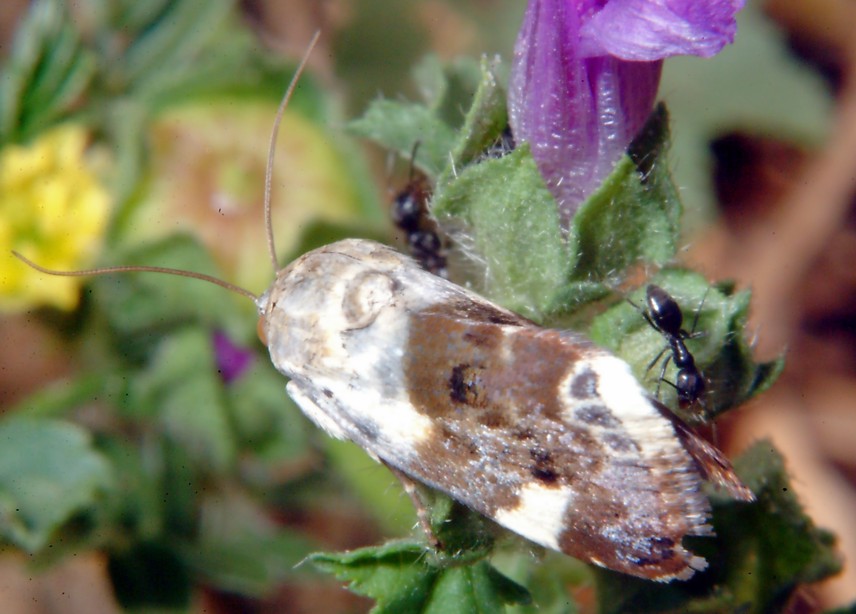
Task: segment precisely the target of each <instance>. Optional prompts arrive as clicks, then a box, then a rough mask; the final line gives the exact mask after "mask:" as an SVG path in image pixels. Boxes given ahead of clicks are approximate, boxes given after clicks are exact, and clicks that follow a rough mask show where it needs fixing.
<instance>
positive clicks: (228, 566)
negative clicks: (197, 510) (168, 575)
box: [180, 490, 311, 596]
mask: <svg viewBox="0 0 856 614" xmlns="http://www.w3.org/2000/svg"><path fill="white" fill-rule="evenodd" d="M310 548H311V546H310V544H309V542H308V541H307V540H306V539H303V538H300V537H297V536H296V535H293V534H291V533H289V532H288V531H285V530H282V529H280V528H279V527H277V526H276V524H275V523H274V521H273V520H272V519H271V518H270V517H269V514H268V512H266V511H265V510H264V509H262V508H260V507H259V506H258V505H257V504H256V503H255V502H253V501H252V500H251V499H250V498H249V497H247V496H246V495H245V494H243V493H241V492H240V491H235V490H232V491H229V492H225V493H223V494H222V495H218V496H212V497H208V498H206V500H205V501H204V502H203V504H202V522H201V525H200V529H199V536H198V539H195V540H194V541H193V542H191V543H188V544H186V545H185V546H182V547H181V548H180V551H181V552H182V557H183V558H184V559H185V560H186V561H188V564H189V565H190V566H191V567H192V568H194V569H195V570H196V571H197V572H198V573H200V574H201V575H202V576H203V577H206V578H207V579H208V580H209V582H211V583H212V584H214V585H215V586H217V587H219V588H220V589H221V590H227V591H230V592H237V593H241V594H244V595H255V596H262V595H264V594H266V593H269V592H270V591H271V590H273V589H274V588H275V587H276V584H277V583H279V582H282V581H283V580H284V579H286V578H287V577H288V576H289V575H292V574H294V573H295V571H294V568H295V566H296V565H297V564H298V563H300V561H301V560H303V559H304V558H305V557H306V556H307V555H308V554H309V553H310Z"/></svg>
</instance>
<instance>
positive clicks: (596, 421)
mask: <svg viewBox="0 0 856 614" xmlns="http://www.w3.org/2000/svg"><path fill="white" fill-rule="evenodd" d="M574 418H576V419H577V420H579V421H580V422H585V423H586V424H591V425H594V426H600V427H603V428H608V429H615V428H618V427H620V426H621V424H622V422H621V420H619V419H618V418H617V417H616V416H615V414H613V413H612V412H611V411H610V410H609V408H608V407H607V406H606V405H602V404H600V403H597V404H591V405H583V406H582V407H578V408H577V409H575V410H574Z"/></svg>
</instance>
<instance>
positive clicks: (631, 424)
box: [589, 355, 689, 461]
mask: <svg viewBox="0 0 856 614" xmlns="http://www.w3.org/2000/svg"><path fill="white" fill-rule="evenodd" d="M589 365H590V366H591V369H592V370H593V371H594V372H595V373H597V376H598V386H597V389H598V393H599V395H600V397H601V399H602V400H603V403H604V405H606V406H607V407H608V408H609V409H610V411H612V413H613V414H615V415H616V416H618V417H619V418H620V419H621V420H622V422H623V423H624V428H625V429H626V431H627V433H628V434H629V435H630V436H631V437H632V438H633V440H634V441H635V442H636V443H637V444H638V445H639V446H640V448H642V449H643V450H645V452H646V453H645V456H650V455H655V456H656V455H661V456H663V455H671V454H678V455H679V457H680V456H684V457H686V452H685V451H684V450H683V448H681V446H680V442H679V441H678V439H677V437H676V436H675V430H674V428H673V427H672V425H671V424H670V423H669V421H668V420H667V419H665V418H664V417H663V416H661V415H660V412H658V411H657V409H656V408H655V407H654V405H653V403H652V402H651V400H650V399H649V398H648V395H647V394H646V392H645V390H644V389H643V388H642V386H641V385H640V384H639V382H638V381H637V380H636V378H635V377H633V373H632V372H631V370H630V365H628V364H627V363H626V362H624V361H623V360H621V359H620V358H617V357H615V356H610V355H603V356H598V357H597V358H592V359H591V360H590V361H589ZM687 461H689V459H688V458H687Z"/></svg>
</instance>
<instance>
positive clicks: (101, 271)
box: [12, 250, 259, 303]
mask: <svg viewBox="0 0 856 614" xmlns="http://www.w3.org/2000/svg"><path fill="white" fill-rule="evenodd" d="M12 255H13V256H15V258H17V259H18V260H20V261H21V262H23V263H24V264H26V265H27V266H29V267H32V268H34V269H36V270H37V271H39V272H40V273H44V274H45V275H53V276H55V277H93V276H96V275H110V274H111V273H164V274H166V275H177V276H179V277H190V278H191V279H199V280H201V281H207V282H208V283H212V284H214V285H216V286H220V287H221V288H225V289H226V290H229V291H230V292H235V293H236V294H240V295H242V296H246V297H247V298H249V299H250V300H251V301H253V302H254V303H257V302H258V300H259V297H258V296H256V295H255V294H253V293H252V292H250V291H249V290H245V289H244V288H242V287H240V286H236V285H235V284H230V283H229V282H228V281H223V280H222V279H218V278H217V277H214V276H212V275H206V274H205V273H195V272H193V271H185V270H184V269H171V268H169V267H162V266H136V265H124V266H108V267H101V268H97V269H84V270H82V271H57V270H56V269H48V268H46V267H43V266H41V265H38V264H36V263H35V262H33V261H32V260H30V259H29V258H27V257H26V256H23V255H22V254H19V253H18V252H16V251H14V250H13V251H12Z"/></svg>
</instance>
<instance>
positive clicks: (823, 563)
mask: <svg viewBox="0 0 856 614" xmlns="http://www.w3.org/2000/svg"><path fill="white" fill-rule="evenodd" d="M734 465H735V469H736V470H737V473H738V475H740V477H741V479H742V480H743V481H744V482H745V484H746V485H747V486H748V487H749V488H751V489H752V491H753V492H754V493H755V496H756V497H757V499H758V501H757V503H756V504H754V505H751V506H746V505H740V504H738V503H735V502H734V501H731V500H728V499H725V498H723V497H722V496H721V495H720V496H717V497H716V498H714V504H715V506H714V526H715V527H716V530H717V534H718V535H719V537H718V542H719V543H720V544H728V548H727V549H724V550H723V551H724V552H725V554H726V561H725V563H726V565H728V564H729V563H732V564H733V565H731V566H728V567H724V569H726V570H729V573H728V574H727V579H728V583H729V585H730V586H732V587H733V590H734V592H735V594H741V595H744V596H745V597H746V598H747V599H751V601H752V602H753V603H755V604H758V606H759V607H758V610H759V611H768V612H772V611H777V610H778V609H779V608H780V607H783V606H784V604H785V603H787V602H788V599H789V598H790V596H791V595H792V594H793V593H794V591H796V590H797V589H798V588H799V586H800V585H801V584H808V583H812V582H819V581H820V580H823V579H824V578H828V577H830V576H832V575H835V574H836V573H838V571H840V569H841V564H842V563H841V558H840V556H839V554H838V552H837V550H836V548H835V537H834V536H833V535H832V534H831V533H830V532H829V531H826V530H824V529H821V528H818V527H816V526H815V525H814V523H813V522H812V520H811V518H809V517H808V516H807V515H806V513H805V512H804V511H803V509H802V506H801V505H800V503H799V500H798V499H797V496H796V493H795V492H794V490H793V487H792V486H791V483H790V479H789V477H788V474H787V470H786V468H785V461H784V459H783V458H782V456H781V455H780V454H779V452H778V451H777V450H776V449H775V448H774V447H773V445H772V444H771V443H770V442H768V441H760V442H758V443H756V444H755V445H754V446H752V447H751V448H750V449H749V450H747V451H746V452H745V453H744V454H742V455H741V456H740V457H739V458H738V459H737V460H736V461H735V463H734Z"/></svg>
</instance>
